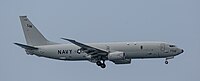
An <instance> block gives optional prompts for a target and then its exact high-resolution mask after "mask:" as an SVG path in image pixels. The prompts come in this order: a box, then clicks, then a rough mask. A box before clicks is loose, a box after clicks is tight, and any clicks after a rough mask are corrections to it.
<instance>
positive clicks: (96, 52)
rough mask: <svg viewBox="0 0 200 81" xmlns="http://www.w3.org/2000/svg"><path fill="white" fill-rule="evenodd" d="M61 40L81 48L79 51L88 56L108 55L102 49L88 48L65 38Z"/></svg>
mask: <svg viewBox="0 0 200 81" xmlns="http://www.w3.org/2000/svg"><path fill="white" fill-rule="evenodd" d="M61 39H63V40H67V41H69V42H71V43H73V44H75V45H77V46H79V47H81V50H82V51H84V52H85V53H87V54H89V55H94V56H98V55H108V53H109V52H108V51H106V50H104V49H100V48H97V47H93V46H89V45H86V44H83V43H80V42H77V41H75V40H71V39H66V38H61Z"/></svg>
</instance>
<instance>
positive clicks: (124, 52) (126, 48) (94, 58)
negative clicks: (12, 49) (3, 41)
mask: <svg viewBox="0 0 200 81" xmlns="http://www.w3.org/2000/svg"><path fill="white" fill-rule="evenodd" d="M19 18H20V21H21V25H22V29H23V32H24V36H25V39H26V43H27V44H21V43H14V44H16V45H17V46H20V47H21V48H24V49H25V52H26V53H27V54H28V55H36V56H39V57H46V58H50V59H56V60H63V61H89V62H92V63H96V65H97V66H100V67H101V68H105V67H106V64H105V61H111V62H113V63H114V64H130V63H131V60H132V59H148V58H164V59H165V64H168V60H169V59H173V58H174V56H177V55H179V54H181V53H183V52H184V50H183V49H181V48H178V47H177V46H176V45H174V44H169V43H166V42H154V41H152V42H108V43H81V42H78V41H76V40H73V39H67V38H61V39H63V40H65V41H68V42H70V43H69V44H62V43H55V42H52V41H49V40H47V39H46V38H45V37H44V36H43V35H42V34H41V33H40V31H39V30H38V29H37V28H36V27H35V26H34V25H33V24H32V23H31V21H30V20H29V19H28V18H27V16H19Z"/></svg>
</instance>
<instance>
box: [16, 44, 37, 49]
mask: <svg viewBox="0 0 200 81" xmlns="http://www.w3.org/2000/svg"><path fill="white" fill-rule="evenodd" d="M14 44H16V45H18V46H20V47H22V48H24V49H28V50H36V49H38V48H36V47H33V46H29V45H24V44H20V43H14Z"/></svg>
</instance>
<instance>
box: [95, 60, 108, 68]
mask: <svg viewBox="0 0 200 81" xmlns="http://www.w3.org/2000/svg"><path fill="white" fill-rule="evenodd" d="M96 64H97V66H100V67H101V68H106V64H105V60H103V62H101V61H97V62H96Z"/></svg>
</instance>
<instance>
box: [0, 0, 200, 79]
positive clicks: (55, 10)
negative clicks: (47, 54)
mask: <svg viewBox="0 0 200 81" xmlns="http://www.w3.org/2000/svg"><path fill="white" fill-rule="evenodd" d="M199 4H200V1H199V0H100V1H97V0H70V1H69V0H1V1H0V27H1V29H0V36H1V42H0V48H1V53H0V54H1V55H0V81H94V80H95V81H108V80H110V81H133V80H136V81H138V80H139V81H147V80H148V81H161V80H162V81H199V80H200V70H199V68H200V63H199V62H200V58H199V57H200V54H199V48H200V42H199V41H200V36H199V35H200V31H199V30H200V23H199V22H200V15H199V14H200V9H199V8H200V5H199ZM20 15H27V16H28V17H29V19H30V20H31V21H32V22H33V24H34V25H35V26H36V27H37V28H38V29H39V30H40V31H41V32H42V33H43V34H44V36H45V37H46V38H48V39H49V40H52V41H55V42H60V43H68V42H66V41H63V40H61V39H60V38H61V37H66V38H73V39H76V40H78V41H81V42H86V43H87V42H115V41H165V42H169V43H173V44H176V45H178V46H179V47H180V48H183V49H184V50H185V52H184V53H183V54H182V55H179V56H177V57H175V59H172V60H169V64H168V65H165V64H164V59H143V60H138V59H134V60H132V64H130V65H114V64H113V63H111V62H106V64H107V68H106V69H101V68H100V67H97V66H96V65H95V64H93V63H90V62H87V61H84V62H69V61H59V60H53V59H48V58H39V57H36V56H28V55H26V54H25V52H24V50H23V49H21V48H19V47H17V46H15V45H14V44H13V43H14V42H21V43H25V39H24V35H23V32H22V28H21V24H20V22H19V17H18V16H20Z"/></svg>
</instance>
